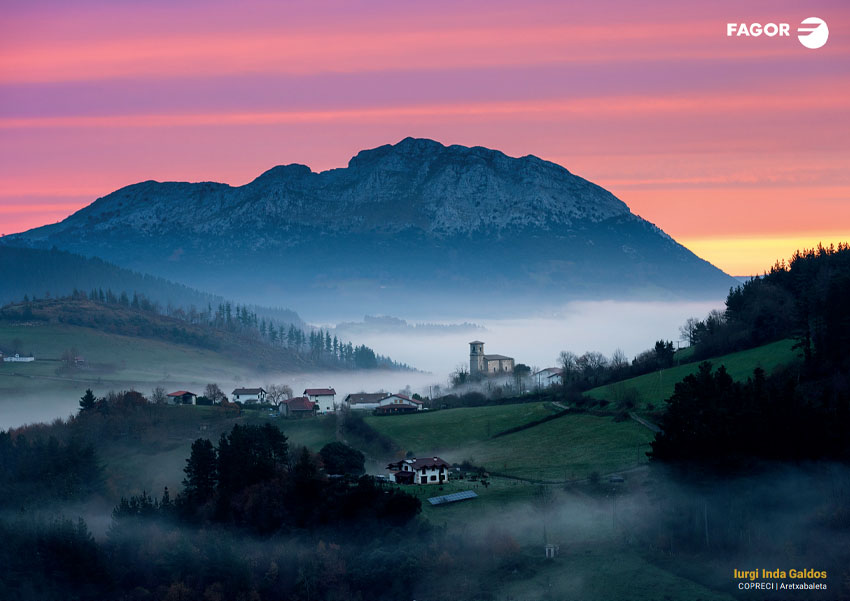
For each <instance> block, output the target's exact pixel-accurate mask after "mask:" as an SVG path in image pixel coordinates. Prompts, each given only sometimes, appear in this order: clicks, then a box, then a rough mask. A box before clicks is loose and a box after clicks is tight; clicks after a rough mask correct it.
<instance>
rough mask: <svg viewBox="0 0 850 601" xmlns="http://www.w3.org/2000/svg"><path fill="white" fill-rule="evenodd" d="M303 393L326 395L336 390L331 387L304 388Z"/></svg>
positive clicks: (334, 392)
mask: <svg viewBox="0 0 850 601" xmlns="http://www.w3.org/2000/svg"><path fill="white" fill-rule="evenodd" d="M304 394H309V395H310V396H327V395H329V394H336V390H334V389H333V388H305V389H304Z"/></svg>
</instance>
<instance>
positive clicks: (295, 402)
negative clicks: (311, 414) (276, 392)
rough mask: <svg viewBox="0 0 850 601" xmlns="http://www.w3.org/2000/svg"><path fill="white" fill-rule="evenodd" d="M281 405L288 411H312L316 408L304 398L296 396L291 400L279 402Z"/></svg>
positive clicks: (314, 404)
mask: <svg viewBox="0 0 850 601" xmlns="http://www.w3.org/2000/svg"><path fill="white" fill-rule="evenodd" d="M280 404H281V405H286V406H287V407H288V408H289V410H290V411H312V410H313V409H315V408H316V403H314V402H313V401H311V400H310V399H308V398H307V397H305V396H297V397H295V398H293V399H286V400H285V401H281V403H280Z"/></svg>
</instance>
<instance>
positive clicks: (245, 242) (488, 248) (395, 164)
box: [3, 138, 730, 298]
mask: <svg viewBox="0 0 850 601" xmlns="http://www.w3.org/2000/svg"><path fill="white" fill-rule="evenodd" d="M3 243H5V244H24V245H37V246H46V247H48V248H49V247H50V246H51V245H54V244H55V245H56V246H57V247H58V248H63V249H67V250H74V251H78V252H85V253H87V254H98V255H99V256H102V257H103V258H106V259H108V260H112V261H114V262H117V263H119V264H121V265H125V266H129V267H133V268H136V269H142V270H144V271H154V272H156V273H158V274H161V275H165V276H169V277H172V276H173V277H176V276H177V275H178V272H179V274H180V275H181V277H182V275H183V274H188V275H189V276H190V277H191V278H192V279H190V281H191V282H192V283H194V284H195V285H198V286H202V287H208V286H207V285H206V283H204V282H200V281H197V280H196V279H195V275H194V274H195V271H194V270H196V269H198V270H201V271H203V270H205V269H206V267H204V266H214V268H213V269H212V270H211V271H209V274H210V275H209V277H211V278H213V279H214V281H218V280H217V279H215V278H216V277H217V276H216V274H217V273H218V272H217V271H216V269H218V268H219V267H221V266H224V265H232V270H233V272H234V273H236V274H238V276H239V278H241V279H245V278H246V277H247V276H246V275H245V269H247V267H246V266H251V269H253V265H255V264H264V265H266V266H271V267H269V273H272V274H274V277H272V278H266V279H262V278H261V279H260V280H259V281H253V280H251V281H250V282H248V281H247V280H246V282H247V284H246V285H248V286H249V287H251V286H255V285H260V284H262V286H266V287H267V286H270V285H271V284H269V282H288V283H295V282H298V286H296V288H299V289H300V287H301V286H302V284H303V283H307V284H306V285H307V288H309V287H310V286H311V285H312V284H310V282H312V283H313V284H315V286H318V287H321V286H341V285H342V284H341V282H344V281H349V282H351V288H350V289H351V290H355V289H356V290H360V288H358V287H361V286H366V287H367V288H368V289H370V290H371V289H372V286H383V285H385V284H386V285H395V284H397V283H398V282H415V281H417V278H419V277H420V275H421V277H422V279H423V281H425V282H429V283H431V284H435V285H438V286H443V285H447V286H448V285H451V286H455V287H460V288H462V287H463V286H464V285H465V284H462V282H467V283H470V282H475V286H477V285H478V284H480V283H481V282H487V285H488V286H489V285H491V284H493V285H495V283H496V282H501V284H500V285H502V286H504V288H505V289H506V290H509V289H511V290H512V289H514V288H516V287H519V288H523V286H526V288H523V289H527V290H532V289H535V288H539V289H541V290H550V291H552V290H554V291H561V292H563V291H569V293H570V294H579V293H583V294H595V295H599V294H602V291H603V290H606V291H607V292H605V294H610V291H611V290H616V289H618V287H622V285H623V283H624V282H631V285H633V286H635V287H636V288H641V289H645V290H653V289H659V288H661V289H677V288H680V287H682V286H683V284H682V282H683V281H685V280H686V279H688V278H690V279H691V280H694V281H693V282H692V284H691V286H694V287H697V288H700V287H703V288H704V286H703V284H701V283H700V282H697V281H696V280H698V279H699V278H701V277H704V278H707V281H708V282H713V284H712V285H718V284H719V285H720V286H721V287H723V288H724V290H725V289H728V287H729V285H730V280H729V279H728V277H727V276H725V274H722V272H719V271H718V270H716V269H715V268H713V267H711V266H710V265H708V264H704V262H702V261H700V260H699V259H698V258H697V257H694V256H693V255H692V254H691V253H690V252H689V251H687V250H686V249H684V248H682V247H681V246H679V245H678V244H676V242H675V241H673V240H672V239H670V238H669V237H668V236H666V235H665V234H664V233H663V232H662V231H661V230H659V229H658V228H655V227H654V226H652V224H650V223H648V222H646V221H644V220H642V219H641V218H639V217H637V216H635V215H633V214H632V213H631V211H630V210H629V207H628V206H627V205H626V204H625V203H624V202H622V201H621V200H620V199H618V198H617V197H616V196H614V195H613V194H611V193H610V192H608V191H607V190H605V189H603V188H601V187H600V186H597V185H596V184H594V183H592V182H589V181H587V180H585V179H583V178H581V177H578V176H576V175H573V174H571V173H570V172H569V171H567V170H566V169H564V168H563V167H561V166H560V165H557V164H555V163H551V162H549V161H545V160H542V159H539V158H537V157H535V156H532V155H528V156H524V157H521V158H515V157H509V156H507V155H505V154H504V153H503V152H501V151H498V150H493V149H490V148H484V147H482V146H472V147H467V146H461V145H457V144H455V145H451V146H445V145H443V144H441V143H440V142H436V141H434V140H429V139H423V138H404V139H403V140H401V141H399V142H398V143H396V144H386V145H383V146H378V147H377V148H372V149H370V150H363V151H361V152H359V153H358V154H357V155H356V156H355V157H354V158H352V159H351V161H350V162H349V166H348V167H347V168H341V169H331V170H329V171H323V172H320V173H315V172H313V171H312V170H311V169H310V168H309V167H307V166H305V165H300V164H290V165H279V166H277V167H273V168H272V169H269V170H268V171H266V172H265V173H263V174H262V175H260V176H259V177H257V178H256V179H255V180H254V181H252V182H250V183H248V184H246V185H244V186H236V187H231V186H227V185H223V184H213V183H210V182H204V183H198V184H191V183H179V182H167V183H156V182H145V183H143V184H138V185H136V186H129V187H126V188H122V189H121V190H117V191H116V192H113V193H112V194H109V195H107V196H105V197H104V198H101V199H99V200H98V201H97V202H96V203H95V204H93V205H90V206H89V207H87V208H86V209H83V210H81V211H79V212H78V213H76V214H74V215H72V216H71V217H69V218H67V219H65V220H64V221H62V222H61V223H58V224H55V225H51V226H46V227H44V228H41V229H40V230H37V231H32V232H26V233H23V234H17V235H13V236H6V237H5V238H4V239H3ZM149 264H150V265H156V267H155V268H154V267H150V266H149ZM181 270H183V271H181ZM202 284H203V285H202ZM275 285H279V284H275ZM405 285H407V284H405ZM414 288H415V286H414ZM379 289H381V288H375V290H379ZM409 292H410V290H407V291H406V292H405V293H406V294H408V293H409ZM305 294H306V292H305ZM352 294H354V292H352ZM357 294H360V292H357ZM310 298H313V296H310Z"/></svg>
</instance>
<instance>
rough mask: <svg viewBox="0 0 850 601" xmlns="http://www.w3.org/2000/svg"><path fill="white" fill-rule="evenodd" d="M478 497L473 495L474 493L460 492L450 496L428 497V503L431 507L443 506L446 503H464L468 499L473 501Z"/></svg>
mask: <svg viewBox="0 0 850 601" xmlns="http://www.w3.org/2000/svg"><path fill="white" fill-rule="evenodd" d="M477 496H478V495H477V494H475V491H472V490H463V491H461V492H455V493H452V494H450V495H443V496H441V497H430V498H429V499H428V502H429V503H430V504H431V505H445V504H446V503H455V502H457V501H466V500H468V499H474V498H476V497H477Z"/></svg>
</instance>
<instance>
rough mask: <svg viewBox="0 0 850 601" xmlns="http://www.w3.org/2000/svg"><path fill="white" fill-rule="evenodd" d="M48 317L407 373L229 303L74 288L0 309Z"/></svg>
mask: <svg viewBox="0 0 850 601" xmlns="http://www.w3.org/2000/svg"><path fill="white" fill-rule="evenodd" d="M66 300H67V301H74V302H76V303H77V304H75V305H74V306H72V307H66V308H65V309H67V310H63V307H62V306H61V301H66ZM86 301H88V302H89V303H92V304H93V305H94V306H103V307H109V308H118V309H127V310H129V311H131V312H133V313H135V314H136V315H138V316H142V315H148V316H156V317H163V316H164V317H165V318H168V321H164V320H161V319H159V320H157V319H140V318H133V317H132V316H130V317H127V316H125V315H118V316H112V317H114V318H110V315H109V314H106V313H103V312H98V311H96V310H88V309H87V307H86V306H85V305H81V304H80V303H85V302H86ZM51 317H55V318H56V319H57V320H58V321H60V322H62V323H67V324H70V325H79V326H84V327H95V328H98V329H99V330H102V331H109V332H114V333H118V334H125V335H133V336H144V337H151V338H157V339H161V340H167V341H170V342H176V343H183V344H190V345H193V346H198V347H201V348H209V349H214V350H218V349H221V348H222V346H223V344H224V342H225V341H222V340H221V339H220V337H218V336H216V334H217V333H224V334H227V335H234V336H238V337H240V338H242V339H245V340H248V341H254V342H259V343H262V344H266V345H268V346H269V347H271V348H277V349H285V350H287V351H290V352H292V353H294V354H296V355H298V356H301V357H302V358H303V359H305V360H307V361H308V362H310V363H312V364H318V365H328V366H342V367H349V368H355V369H375V368H394V369H399V368H401V369H406V368H407V366H406V365H403V364H400V363H397V362H395V361H393V360H392V359H390V358H389V357H385V356H383V355H380V354H376V353H375V351H374V350H372V349H371V348H369V347H367V346H366V345H357V346H355V345H354V344H353V343H351V342H346V341H343V340H340V339H339V338H337V337H336V336H334V337H331V335H330V332H327V331H325V330H322V329H318V330H312V329H311V330H308V331H305V330H304V329H302V328H300V327H297V326H296V325H294V324H291V323H281V322H278V321H276V320H273V319H267V318H265V317H261V316H260V315H259V314H258V313H257V312H256V310H255V309H251V308H249V306H248V305H240V304H231V303H230V302H221V303H219V304H217V305H216V306H215V307H213V305H211V304H207V306H206V307H205V308H204V309H202V310H198V309H197V308H196V307H195V306H194V305H192V306H190V307H189V308H188V309H183V308H182V307H174V306H171V305H168V306H166V307H163V306H162V305H160V304H159V303H157V302H155V301H152V300H151V299H149V298H148V297H147V296H145V295H144V294H140V293H138V292H133V293H128V292H126V291H121V292H114V291H112V290H111V289H108V288H107V289H106V290H104V289H103V288H93V289H92V290H91V291H89V292H88V293H86V292H83V291H80V290H77V289H74V290H72V292H71V294H70V295H69V296H67V297H62V298H59V299H31V298H29V296H25V297H24V299H23V302H21V303H17V304H13V305H7V306H5V307H3V308H2V309H0V318H2V319H5V320H9V321H38V320H49V319H50V318H51ZM177 324H188V325H190V326H193V328H185V327H179V326H178V325H177ZM0 350H1V349H0Z"/></svg>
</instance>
